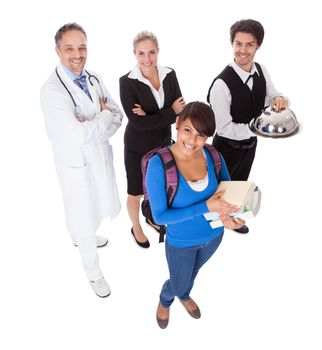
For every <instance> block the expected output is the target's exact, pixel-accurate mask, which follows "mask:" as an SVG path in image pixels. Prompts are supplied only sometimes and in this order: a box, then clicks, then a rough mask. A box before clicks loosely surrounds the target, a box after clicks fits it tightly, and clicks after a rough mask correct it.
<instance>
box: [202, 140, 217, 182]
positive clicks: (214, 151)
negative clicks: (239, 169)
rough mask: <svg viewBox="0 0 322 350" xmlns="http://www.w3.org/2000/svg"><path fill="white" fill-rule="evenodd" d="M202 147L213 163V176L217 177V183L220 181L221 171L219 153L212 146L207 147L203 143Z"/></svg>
mask: <svg viewBox="0 0 322 350" xmlns="http://www.w3.org/2000/svg"><path fill="white" fill-rule="evenodd" d="M204 147H205V148H206V150H207V151H208V152H209V153H210V155H211V158H212V160H213V162H214V168H215V174H216V177H217V180H218V182H219V181H220V178H219V174H220V171H221V157H220V154H219V152H218V151H217V150H216V148H215V147H214V146H211V145H209V144H208V143H205V145H204Z"/></svg>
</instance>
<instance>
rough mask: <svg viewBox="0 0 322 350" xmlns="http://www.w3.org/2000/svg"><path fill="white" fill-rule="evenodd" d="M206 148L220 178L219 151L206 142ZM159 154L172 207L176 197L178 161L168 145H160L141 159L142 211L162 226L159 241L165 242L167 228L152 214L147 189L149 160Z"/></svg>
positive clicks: (169, 202) (152, 221)
mask: <svg viewBox="0 0 322 350" xmlns="http://www.w3.org/2000/svg"><path fill="white" fill-rule="evenodd" d="M204 146H205V149H206V150H207V151H208V152H209V153H210V155H211V158H212V160H213V164H214V169H215V174H216V176H217V179H219V173H220V170H221V158H220V155H219V152H218V151H217V150H216V148H215V147H213V146H211V145H209V144H207V143H205V145H204ZM155 154H157V155H158V156H159V157H160V159H161V161H162V164H163V168H164V170H165V183H166V191H167V202H168V203H167V204H168V207H171V205H172V203H173V200H174V197H175V195H176V193H177V190H178V185H179V176H178V168H177V166H176V162H175V160H174V158H173V155H172V152H171V151H170V149H169V148H168V147H158V148H155V149H153V150H151V151H150V152H148V153H146V154H145V155H144V156H143V158H142V160H141V170H142V177H143V196H144V197H143V202H142V204H141V211H142V214H143V216H144V217H145V218H146V219H147V220H149V221H151V223H152V224H154V225H158V226H160V235H159V243H161V242H164V235H165V233H166V229H165V226H164V225H159V224H157V223H156V222H155V221H154V219H153V215H152V211H151V207H150V202H149V194H148V192H147V190H146V184H145V179H146V171H147V169H148V165H149V160H150V159H151V158H152V157H153V156H154V155H155Z"/></svg>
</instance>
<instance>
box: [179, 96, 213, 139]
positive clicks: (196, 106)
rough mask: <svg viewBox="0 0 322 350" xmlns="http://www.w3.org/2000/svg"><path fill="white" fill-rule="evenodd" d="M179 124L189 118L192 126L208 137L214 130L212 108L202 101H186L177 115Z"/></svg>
mask: <svg viewBox="0 0 322 350" xmlns="http://www.w3.org/2000/svg"><path fill="white" fill-rule="evenodd" d="M178 117H179V120H178V122H179V124H180V123H181V122H183V121H184V120H186V119H190V121H191V123H192V125H193V126H194V128H195V129H196V130H197V131H198V132H200V133H202V134H205V135H206V136H208V137H211V136H213V134H214V133H215V130H216V122H215V114H214V112H213V110H212V109H211V108H210V107H209V106H208V105H207V104H205V103H203V102H198V101H196V102H190V103H188V104H187V105H186V106H185V107H184V109H183V110H182V111H181V113H180V114H179V115H178Z"/></svg>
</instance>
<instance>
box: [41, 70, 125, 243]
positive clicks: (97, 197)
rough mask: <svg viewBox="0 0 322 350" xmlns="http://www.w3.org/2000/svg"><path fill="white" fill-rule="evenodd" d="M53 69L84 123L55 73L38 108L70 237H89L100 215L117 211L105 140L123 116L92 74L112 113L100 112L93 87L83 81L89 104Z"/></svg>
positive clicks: (119, 123) (96, 91)
mask: <svg viewBox="0 0 322 350" xmlns="http://www.w3.org/2000/svg"><path fill="white" fill-rule="evenodd" d="M57 69H58V73H59V75H60V77H61V79H62V80H63V82H64V83H65V84H66V86H67V88H68V90H69V91H70V92H71V94H72V96H73V98H74V100H75V102H76V104H77V105H79V106H80V107H81V115H82V117H84V118H85V121H84V122H79V121H78V120H77V119H76V118H75V108H74V104H73V102H72V99H71V97H70V96H69V94H68V92H67V91H66V89H65V88H64V86H63V85H62V83H61V82H60V81H59V79H58V77H57V75H56V72H55V71H53V73H52V74H51V75H50V77H49V79H48V80H47V82H46V83H45V84H44V85H43V87H42V89H41V107H42V110H43V113H44V115H45V122H46V129H47V133H48V137H49V139H50V140H51V142H52V147H53V152H54V158H55V163H56V169H57V174H58V178H59V181H60V185H61V188H62V192H63V198H64V206H65V214H66V223H67V228H68V230H69V232H70V234H71V235H72V236H75V237H77V236H78V237H81V236H82V237H86V236H87V237H88V236H90V235H93V234H95V231H96V230H97V228H98V226H99V224H100V222H101V220H102V219H103V218H105V217H110V218H114V217H115V216H116V215H117V214H118V213H119V211H120V207H121V206H120V201H119V197H118V191H117V187H116V180H115V173H114V168H113V152H112V146H111V145H110V144H109V138H110V137H111V136H112V135H113V134H114V133H115V132H116V130H117V129H118V128H119V127H120V126H121V122H122V118H123V114H122V112H121V110H120V109H119V107H118V106H117V104H116V103H115V101H114V100H113V99H112V98H111V96H110V94H109V93H108V91H107V90H106V88H105V86H104V84H103V82H102V79H100V77H99V76H98V75H97V74H96V73H93V72H89V73H90V74H93V75H95V76H96V77H97V78H98V79H99V81H100V85H101V87H102V89H103V91H104V95H105V96H106V97H107V102H106V103H107V106H108V107H109V108H110V109H111V112H110V111H105V110H104V111H101V108H100V104H99V100H98V96H99V95H100V89H98V88H97V86H96V87H95V86H92V85H91V84H90V82H89V81H87V85H88V88H89V92H90V94H91V96H92V99H93V102H92V101H91V100H90V99H89V97H88V96H87V95H86V94H85V92H84V91H83V90H82V89H81V88H79V87H78V86H77V85H76V84H75V83H74V82H73V81H72V80H71V79H70V78H69V77H68V75H67V74H66V72H65V71H64V69H63V67H62V66H61V65H59V66H58V67H57Z"/></svg>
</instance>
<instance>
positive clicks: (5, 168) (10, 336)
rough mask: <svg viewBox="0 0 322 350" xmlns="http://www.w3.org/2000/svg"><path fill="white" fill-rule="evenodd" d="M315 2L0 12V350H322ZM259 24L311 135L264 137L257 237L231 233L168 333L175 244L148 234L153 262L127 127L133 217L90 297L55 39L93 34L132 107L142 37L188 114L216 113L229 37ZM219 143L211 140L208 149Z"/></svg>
mask: <svg viewBox="0 0 322 350" xmlns="http://www.w3.org/2000/svg"><path fill="white" fill-rule="evenodd" d="M317 3H318V1H316V2H314V1H311V0H307V1H305V2H300V3H299V2H296V3H295V2H294V3H290V4H289V5H286V3H284V2H283V1H269V2H263V3H261V2H260V1H220V2H217V1H215V0H211V1H206V0H198V1H191V2H189V1H185V2H180V1H177V2H176V1H174V0H172V1H165V0H163V1H158V2H156V1H143V0H137V1H122V0H115V1H107V0H105V1H99V0H92V1H81V0H79V1H61V0H56V1H53V2H48V3H47V2H45V1H43V2H38V1H34V0H29V1H22V0H19V1H10V3H9V4H7V5H6V7H4V5H3V7H2V9H1V14H0V16H1V20H0V27H1V28H0V29H1V74H0V77H1V116H0V118H1V124H0V143H1V147H0V159H1V170H0V177H1V181H0V201H1V218H0V232H1V236H0V269H1V274H0V278H1V279H0V281H1V290H0V293H1V299H0V321H1V337H0V347H1V349H6V350H7V349H26V348H30V349H46V350H49V349H55V350H57V349H95V348H102V349H105V348H106V349H115V350H118V349H124V348H130V349H142V350H143V349H165V348H167V349H174V348H180V349H195V348H199V349H220V350H226V349H238V350H244V349H245V350H246V349H247V350H253V349H254V350H255V349H256V350H258V349H261V350H264V349H270V350H271V349H292V348H295V347H296V348H298V349H310V350H315V349H321V348H322V340H321V314H322V307H321V295H322V289H321V284H320V280H321V266H322V261H321V260H322V257H321V256H322V254H321V243H322V239H321V220H320V215H321V204H320V198H321V186H320V181H319V180H320V177H321V176H320V168H318V166H319V165H320V163H321V155H320V150H321V108H320V100H321V78H322V77H321V69H320V67H321V63H320V59H321V47H320V46H321V45H320V40H321V25H320V23H321V18H320V15H319V13H320V12H319V11H318V10H317ZM242 18H253V19H257V20H259V21H260V22H262V24H263V25H264V27H265V30H266V36H265V39H264V43H263V45H262V47H261V49H260V50H259V51H258V53H257V56H256V60H257V61H258V62H260V63H264V64H265V65H266V67H267V69H268V71H269V73H270V75H271V77H272V80H273V82H274V84H275V86H276V88H277V89H278V90H280V91H282V92H284V93H285V94H286V95H287V96H288V97H289V98H290V100H291V108H292V109H293V111H294V112H295V113H296V115H297V117H298V118H299V119H300V120H301V122H302V123H303V130H302V132H301V133H300V134H299V135H297V136H295V137H291V138H288V139H280V140H272V139H264V138H261V139H260V140H259V146H258V150H257V157H256V160H255V163H254V166H253V171H252V173H251V176H250V179H251V180H253V181H255V182H256V183H257V184H258V185H259V186H260V187H261V189H262V192H263V203H262V208H261V212H260V214H259V216H258V217H257V218H256V219H255V220H252V221H249V223H248V225H249V226H250V233H249V234H248V235H246V236H243V235H238V234H236V233H233V232H231V231H227V232H226V234H225V237H224V241H223V243H222V245H221V246H220V248H219V250H218V251H217V253H216V254H215V256H214V257H213V258H212V260H211V261H210V262H209V263H208V264H207V265H206V266H205V267H204V268H203V269H202V270H201V272H200V274H199V276H198V278H197V280H196V284H195V288H194V289H193V293H192V297H193V298H194V299H195V300H196V301H197V302H198V304H199V306H200V309H201V312H202V318H201V319H200V320H194V319H192V318H191V317H189V315H188V314H187V313H186V311H185V310H184V309H183V307H182V305H181V304H180V303H179V302H178V301H176V302H175V303H174V304H173V306H172V307H171V315H170V316H171V317H170V323H169V326H168V328H167V329H166V330H161V329H159V328H158V326H157V323H156V321H155V310H156V306H157V303H158V295H159V291H160V288H161V285H162V283H163V282H164V280H165V279H166V278H167V267H166V262H165V256H164V245H163V244H158V242H157V239H158V237H157V234H156V233H155V232H153V231H152V230H150V229H149V228H147V227H145V230H146V234H147V235H148V237H149V239H150V242H151V248H150V249H148V250H143V249H140V248H139V247H138V246H136V245H135V243H134V241H133V239H132V237H131V234H130V226H131V225H130V221H129V219H128V217H127V214H126V208H125V199H126V182H125V172H124V168H123V132H124V127H125V124H126V118H125V119H124V124H123V126H122V128H121V129H120V130H119V131H118V132H117V134H116V135H115V136H114V137H113V139H112V143H113V147H114V158H115V168H116V172H117V178H118V185H119V192H120V197H121V201H122V205H123V206H122V211H121V214H120V215H119V216H118V217H117V218H116V219H115V220H114V221H113V222H108V221H104V222H103V224H102V225H101V227H100V229H99V233H101V234H107V235H108V237H109V244H108V246H107V247H106V248H104V249H101V250H99V254H100V259H101V266H102V269H103V271H104V274H105V277H106V279H107V280H108V282H109V284H110V285H111V289H112V294H111V296H110V297H109V298H107V299H100V298H98V297H96V296H95V295H94V294H93V292H92V291H91V289H90V287H89V285H88V282H87V280H86V277H85V274H84V273H83V270H82V267H81V265H80V258H79V253H78V251H77V249H76V248H74V247H73V246H72V244H71V242H70V239H69V236H68V233H67V232H66V229H65V223H64V213H63V204H62V198H61V194H60V189H59V186H58V182H57V179H56V174H55V169H54V163H53V157H52V152H51V148H50V144H49V142H48V140H47V136H46V133H45V128H44V118H43V116H42V114H41V111H40V107H39V89H40V86H41V84H42V83H43V82H44V81H45V79H46V78H47V76H48V75H49V73H50V72H51V71H52V69H53V68H54V67H55V65H56V64H57V62H58V58H57V56H56V54H55V51H54V40H53V38H54V34H55V32H56V30H57V29H58V28H59V27H60V26H61V25H63V24H65V23H67V22H73V21H77V22H78V23H80V24H81V25H82V26H83V27H84V28H85V30H86V31H87V35H88V44H89V58H88V64H87V67H88V68H92V69H94V70H95V71H97V72H98V73H99V74H101V76H102V77H103V78H104V81H105V84H106V86H107V87H108V89H109V91H110V92H111V93H112V95H113V97H114V98H115V99H116V101H117V102H119V94H118V78H119V77H120V76H121V75H123V74H125V73H127V72H128V71H129V70H130V69H131V68H132V67H133V66H134V64H135V60H134V57H133V54H132V39H133V37H134V36H135V34H136V33H137V32H139V31H141V30H144V29H148V30H151V31H153V32H155V34H156V35H157V36H158V38H159V44H160V48H161V50H160V54H159V63H160V64H162V65H167V66H169V67H173V68H174V69H175V70H176V72H177V76H178V79H179V82H180V85H181V89H182V92H183V95H184V97H185V99H186V101H187V102H189V101H192V100H201V101H205V97H206V94H207V90H208V87H209V84H210V83H211V81H212V79H213V78H214V77H215V75H216V74H218V73H219V72H220V71H221V70H222V69H223V68H224V66H225V65H226V64H227V63H228V62H230V61H231V60H232V50H231V46H230V42H229V28H230V26H231V24H232V23H234V22H235V21H237V20H239V19H242ZM210 141H211V140H209V142H210Z"/></svg>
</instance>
